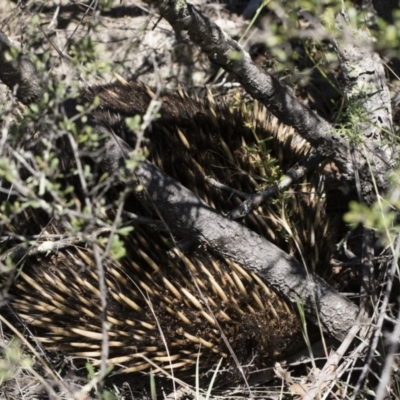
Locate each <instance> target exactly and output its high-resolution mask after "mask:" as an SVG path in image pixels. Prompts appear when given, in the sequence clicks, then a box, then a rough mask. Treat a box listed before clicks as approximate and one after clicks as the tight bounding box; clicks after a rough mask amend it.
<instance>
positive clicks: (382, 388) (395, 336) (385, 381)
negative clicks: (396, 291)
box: [375, 301, 400, 400]
mask: <svg viewBox="0 0 400 400" xmlns="http://www.w3.org/2000/svg"><path fill="white" fill-rule="evenodd" d="M399 302H400V301H399ZM399 337H400V309H399V311H398V313H397V321H396V325H395V327H394V329H393V332H392V333H391V334H390V335H389V337H388V338H387V340H388V343H389V344H390V346H389V349H388V352H387V353H386V359H385V365H384V367H383V371H382V374H381V379H380V382H379V385H378V389H377V390H376V397H375V400H383V399H384V398H387V397H386V396H387V394H388V387H389V382H390V376H391V373H392V369H393V366H394V364H395V353H396V352H397V348H398V345H399Z"/></svg>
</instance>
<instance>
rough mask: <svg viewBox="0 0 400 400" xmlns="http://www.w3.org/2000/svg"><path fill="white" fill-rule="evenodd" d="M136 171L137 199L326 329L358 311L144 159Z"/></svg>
mask: <svg viewBox="0 0 400 400" xmlns="http://www.w3.org/2000/svg"><path fill="white" fill-rule="evenodd" d="M118 147H119V146H118ZM135 174H136V176H137V177H138V179H139V181H140V183H141V185H142V186H143V187H144V189H145V190H144V193H142V195H141V200H142V201H143V202H146V203H147V205H148V204H149V201H150V204H152V205H153V206H154V207H155V208H156V210H157V212H158V213H160V214H161V216H162V218H163V220H164V221H165V222H166V223H167V225H168V226H169V227H170V228H171V229H172V230H173V231H174V232H176V233H178V234H179V235H180V236H182V237H190V238H191V239H193V240H195V241H196V242H199V243H201V244H202V245H204V246H207V247H210V248H212V249H213V251H216V252H217V253H219V254H221V255H223V256H225V257H229V258H231V259H232V260H233V261H235V262H237V263H239V264H240V265H242V266H243V267H244V268H246V269H248V270H251V271H255V272H256V273H257V274H258V275H259V276H260V277H262V278H263V279H265V281H266V282H268V284H269V285H270V287H271V288H272V289H273V290H274V291H276V292H277V293H279V294H280V295H281V296H283V298H285V299H286V300H287V301H288V302H290V303H291V304H292V305H293V306H294V308H296V307H297V304H300V305H301V306H303V307H304V310H305V312H306V315H307V316H308V318H309V319H310V320H311V321H313V322H314V323H318V322H321V324H322V326H323V329H324V330H325V331H326V332H327V333H328V334H330V335H331V336H333V337H334V338H336V339H338V340H343V339H344V337H345V336H346V334H347V332H348V331H349V330H350V328H351V327H352V326H353V324H354V322H355V321H356V319H357V315H358V307H357V306H356V305H354V304H353V303H352V302H351V301H350V300H348V299H347V298H346V297H344V296H342V295H341V294H339V293H338V292H337V291H336V290H334V289H333V288H332V287H331V286H330V285H328V284H327V283H326V282H325V281H324V280H323V279H321V278H320V277H318V276H317V275H315V274H314V273H312V272H311V271H307V270H306V269H305V268H304V266H303V265H302V264H300V263H299V262H298V261H296V260H295V259H294V258H293V257H290V256H289V255H288V254H286V253H285V252H283V251H282V250H280V249H279V248H278V247H276V246H275V245H273V244H272V243H270V242H268V241H267V240H266V239H264V238H263V237H261V236H259V235H257V234H256V233H254V232H252V231H250V230H249V229H247V228H246V227H244V226H242V225H240V224H238V223H237V222H235V221H232V220H229V219H228V218H226V217H224V216H222V215H220V214H219V213H217V212H216V211H215V210H213V209H212V208H210V207H209V206H208V205H206V204H205V203H204V202H203V201H202V200H201V199H200V198H199V197H197V196H196V195H195V194H194V193H193V192H191V191H190V190H188V189H186V188H185V187H183V186H182V185H181V184H180V183H178V182H177V181H175V180H174V179H172V178H171V177H169V176H167V175H166V174H164V173H163V172H161V171H160V170H158V169H157V168H156V167H155V166H154V165H152V164H150V163H148V162H144V163H142V164H141V165H139V166H138V168H137V169H136V171H135ZM147 196H148V197H147Z"/></svg>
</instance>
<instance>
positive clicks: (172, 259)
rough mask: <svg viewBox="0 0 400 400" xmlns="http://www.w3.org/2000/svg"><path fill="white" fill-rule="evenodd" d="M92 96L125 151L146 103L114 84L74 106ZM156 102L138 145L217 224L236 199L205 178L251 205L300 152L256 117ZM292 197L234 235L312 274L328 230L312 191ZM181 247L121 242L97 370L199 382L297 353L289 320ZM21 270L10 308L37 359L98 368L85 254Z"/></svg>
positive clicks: (43, 259)
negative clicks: (42, 353) (214, 213)
mask: <svg viewBox="0 0 400 400" xmlns="http://www.w3.org/2000/svg"><path fill="white" fill-rule="evenodd" d="M95 96H98V97H99V98H100V100H101V106H100V107H99V108H98V109H97V110H96V111H95V112H94V114H93V115H94V118H95V119H96V120H97V121H98V122H100V123H101V124H103V125H105V126H106V127H107V128H108V129H110V130H112V131H113V132H115V133H116V134H119V135H121V136H124V139H125V140H127V141H128V142H130V143H131V145H132V146H134V145H135V140H136V138H135V135H134V134H133V133H132V132H130V131H129V130H127V129H126V126H125V125H124V118H125V117H126V116H133V115H136V114H141V115H143V113H144V112H145V111H146V109H147V107H148V104H149V102H150V100H151V99H152V97H154V96H155V95H153V94H152V93H151V92H150V91H149V90H148V89H147V88H146V87H144V86H143V85H140V84H134V83H132V84H120V83H117V84H112V85H109V86H103V87H94V88H91V89H88V90H86V91H85V92H84V93H83V95H82V98H83V102H89V103H91V102H92V101H93V99H94V97H95ZM159 100H161V101H163V105H162V108H161V110H160V114H161V117H160V118H159V119H158V120H156V121H154V122H153V123H152V125H151V127H150V128H149V129H148V130H147V132H146V141H145V143H144V145H145V146H146V148H147V150H148V153H149V159H150V160H151V161H152V162H154V163H155V164H156V165H157V166H158V167H160V168H162V169H163V170H164V171H165V172H167V173H168V174H169V175H171V176H173V177H174V178H175V179H177V180H178V181H180V182H181V183H182V184H183V185H185V186H186V187H188V188H189V189H191V190H192V191H194V192H195V193H197V194H198V195H199V196H200V197H202V198H203V199H204V200H205V201H206V202H207V203H208V204H209V205H210V206H212V207H214V208H215V209H216V210H218V211H219V212H222V213H227V212H229V211H230V210H231V209H233V208H234V207H235V206H237V205H239V204H240V202H241V201H242V199H240V198H238V196H237V195H235V194H234V193H229V192H222V191H220V190H219V189H216V188H215V187H213V186H211V185H210V184H209V183H208V181H207V180H206V177H211V178H213V179H215V180H216V181H218V182H221V183H224V184H226V185H227V186H230V187H232V188H234V189H238V190H241V191H243V192H247V193H254V192H255V191H257V190H260V189H261V188H263V187H265V186H267V185H268V184H271V182H272V181H274V180H276V179H278V178H279V174H280V173H281V171H282V170H285V169H287V168H288V167H289V166H291V165H292V164H294V163H295V162H296V161H297V160H298V158H299V157H301V156H304V154H305V153H306V152H307V151H308V147H307V145H306V144H305V143H304V142H301V141H300V142H298V143H299V144H298V145H296V146H297V147H296V146H293V143H294V141H292V139H293V138H294V137H295V135H294V133H293V132H292V131H291V130H290V129H288V128H286V127H284V126H282V125H280V124H278V123H277V122H276V121H275V120H274V119H272V118H271V116H269V115H268V114H267V113H266V111H265V109H263V108H261V107H258V106H257V105H255V106H254V108H253V109H250V110H249V109H248V108H245V107H244V108H243V109H241V108H240V105H239V107H238V108H234V107H233V105H228V104H218V103H216V102H215V101H214V100H212V99H209V100H201V101H200V100H192V99H190V98H189V97H187V96H186V95H183V94H169V93H164V94H162V95H161V96H160V98H159ZM278 143H279V147H280V148H282V146H280V145H281V143H283V148H284V149H285V150H284V151H285V154H283V155H282V154H278V155H277V158H278V159H279V164H278V161H276V162H275V161H273V160H274V159H273V158H272V156H271V152H272V151H273V149H274V147H278V146H277V144H278ZM291 144H292V145H291ZM286 152H287V153H286ZM289 152H290V153H289ZM286 154H290V157H289V159H287V158H285V157H283V156H286ZM295 190H296V191H297V193H295V192H293V193H292V194H291V195H285V196H282V197H281V199H279V201H277V200H275V201H271V204H269V205H268V206H263V207H260V208H259V209H257V210H256V211H255V212H254V213H253V214H252V215H250V216H248V217H247V218H246V220H245V221H244V223H246V224H247V225H248V227H249V228H251V229H253V230H254V231H256V232H257V233H259V234H260V235H263V236H265V237H267V238H269V239H270V240H272V241H274V242H275V243H277V244H278V245H279V246H280V247H281V248H283V249H284V250H286V251H288V252H290V253H292V254H296V255H297V256H301V257H302V258H303V260H304V261H305V262H306V263H309V266H310V267H312V268H314V269H318V268H320V269H321V266H323V265H324V264H325V263H326V262H327V259H328V258H329V254H330V252H329V246H330V240H329V235H328V234H327V233H328V229H329V220H328V218H327V217H326V215H325V212H324V206H323V204H321V203H319V197H318V196H317V195H316V194H315V192H316V191H320V190H322V188H321V187H320V186H318V185H315V184H314V185H313V184H310V183H307V184H303V185H302V186H300V185H299V186H296V189H295ZM104 201H106V200H104ZM136 206H137V205H135V204H134V205H133V208H134V211H138V209H135V207H136ZM137 207H140V206H137ZM288 209H290V210H291V211H290V213H289V212H288V211H287V210H288ZM139 211H140V213H144V212H146V210H143V209H142V208H140V210H139ZM293 221H294V223H293ZM49 226H51V224H50V225H48V227H49ZM48 227H47V228H48ZM42 228H43V226H38V227H37V229H38V231H40V230H41V229H42ZM54 229H55V230H57V232H59V233H64V232H60V228H59V227H58V226H57V227H55V228H54ZM310 238H311V239H310ZM312 238H314V242H313V239H312ZM315 238H318V242H317V241H316V239H315ZM180 239H186V238H178V237H172V236H171V235H170V234H169V233H168V231H163V230H162V231H159V230H156V229H155V228H151V227H148V226H147V227H146V226H142V227H135V229H134V231H133V232H132V233H130V234H129V236H128V237H126V238H125V239H124V240H125V248H126V255H125V256H124V257H122V258H120V259H119V260H114V261H113V260H111V259H109V258H105V259H104V260H103V266H104V269H105V274H106V276H105V278H106V284H107V288H108V293H107V301H108V308H107V322H108V323H109V343H108V345H109V350H110V355H109V360H108V362H109V363H110V364H114V365H115V366H116V367H117V368H116V370H118V371H120V372H122V373H134V372H149V371H150V370H152V371H153V372H155V373H161V372H162V373H171V371H173V374H175V375H178V376H179V375H180V374H181V376H182V375H185V376H187V375H194V374H195V370H196V364H198V365H199V367H200V369H201V370H202V371H203V372H205V371H207V370H209V369H211V368H213V367H215V366H216V365H217V364H218V363H219V361H220V360H222V366H223V368H224V369H225V370H227V369H228V370H229V368H230V367H233V366H234V365H235V363H236V362H239V363H240V364H241V365H247V366H249V368H250V369H256V368H262V367H267V366H271V365H273V362H274V361H276V360H280V359H283V358H285V357H287V356H288V355H291V354H293V352H294V351H295V350H297V349H299V348H300V347H302V340H301V338H302V334H301V330H300V325H299V322H298V321H297V318H296V316H295V313H294V312H293V311H292V310H291V309H290V308H289V307H288V306H287V305H286V304H285V303H284V302H282V301H281V300H280V299H279V298H278V296H277V295H276V294H275V293H274V292H272V291H271V290H270V289H269V288H268V285H267V284H266V283H265V282H263V281H262V280H261V279H260V278H259V277H258V276H256V275H255V274H254V273H249V272H246V271H245V270H244V269H243V267H241V266H239V265H236V264H234V263H233V262H231V261H230V260H228V259H223V258H221V257H219V256H216V255H215V254H213V253H212V251H210V250H209V249H205V248H198V247H197V246H192V247H191V248H190V249H189V250H188V251H187V252H185V253H182V251H180V250H178V247H177V241H179V240H180ZM322 255H323V257H322ZM320 256H321V257H320ZM22 264H23V268H22V272H21V273H20V276H19V277H18V279H17V281H16V283H15V285H14V288H13V291H12V302H11V305H12V308H13V309H14V310H15V311H16V312H17V314H18V315H19V317H20V318H21V319H22V320H23V321H24V322H25V323H26V324H27V325H28V326H30V327H31V328H32V329H33V330H34V332H35V337H36V339H37V340H38V341H39V342H40V343H42V344H43V345H44V346H45V347H46V348H48V349H50V350H61V351H64V352H65V353H66V354H69V355H71V356H73V357H74V358H75V359H83V360H86V359H89V360H90V361H91V362H92V363H93V364H95V365H97V364H99V360H100V358H101V352H102V339H103V336H102V330H101V306H100V295H101V294H100V292H99V289H98V287H99V285H98V276H97V273H96V261H95V257H94V255H93V251H92V249H91V247H90V246H86V247H83V248H75V247H71V248H66V249H62V250H60V251H58V252H56V253H51V254H49V255H43V256H37V255H35V256H26V257H25V258H24V259H23V263H22ZM233 355H235V356H233ZM232 370H233V369H231V371H232Z"/></svg>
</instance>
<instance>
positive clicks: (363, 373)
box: [351, 235, 400, 400]
mask: <svg viewBox="0 0 400 400" xmlns="http://www.w3.org/2000/svg"><path fill="white" fill-rule="evenodd" d="M399 254H400V235H398V236H397V239H396V249H395V252H394V255H393V261H392V266H391V269H390V271H389V274H388V277H387V281H386V288H385V291H384V296H383V300H382V306H381V309H380V313H379V317H378V321H377V323H376V327H375V332H374V336H373V338H372V343H371V346H370V348H369V352H368V356H367V359H366V361H365V364H364V366H363V368H362V371H361V374H360V376H359V378H358V381H357V384H356V386H355V388H354V391H353V395H352V397H351V400H355V399H356V397H357V394H358V393H359V391H360V390H361V388H362V385H363V383H364V380H365V378H366V377H367V374H368V370H369V367H370V365H371V362H372V359H373V357H374V354H375V350H376V348H377V346H378V342H379V338H380V336H381V333H382V326H383V322H384V320H385V314H386V309H387V306H388V304H389V297H390V292H391V291H392V286H393V281H394V277H395V275H396V269H397V263H398V260H399Z"/></svg>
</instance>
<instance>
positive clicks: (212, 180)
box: [204, 176, 251, 199]
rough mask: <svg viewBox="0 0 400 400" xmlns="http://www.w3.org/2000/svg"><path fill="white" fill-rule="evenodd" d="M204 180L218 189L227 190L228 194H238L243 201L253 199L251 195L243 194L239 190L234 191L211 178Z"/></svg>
mask: <svg viewBox="0 0 400 400" xmlns="http://www.w3.org/2000/svg"><path fill="white" fill-rule="evenodd" d="M204 180H205V181H206V182H207V183H209V184H210V185H211V186H213V187H215V188H217V189H221V190H225V191H226V192H230V193H232V194H236V195H237V196H239V197H240V198H241V199H248V198H249V197H251V195H250V194H249V193H245V192H242V191H241V190H237V189H234V188H232V187H230V186H228V185H224V184H223V183H221V182H218V181H216V180H215V179H213V178H210V177H209V176H205V177H204Z"/></svg>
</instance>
